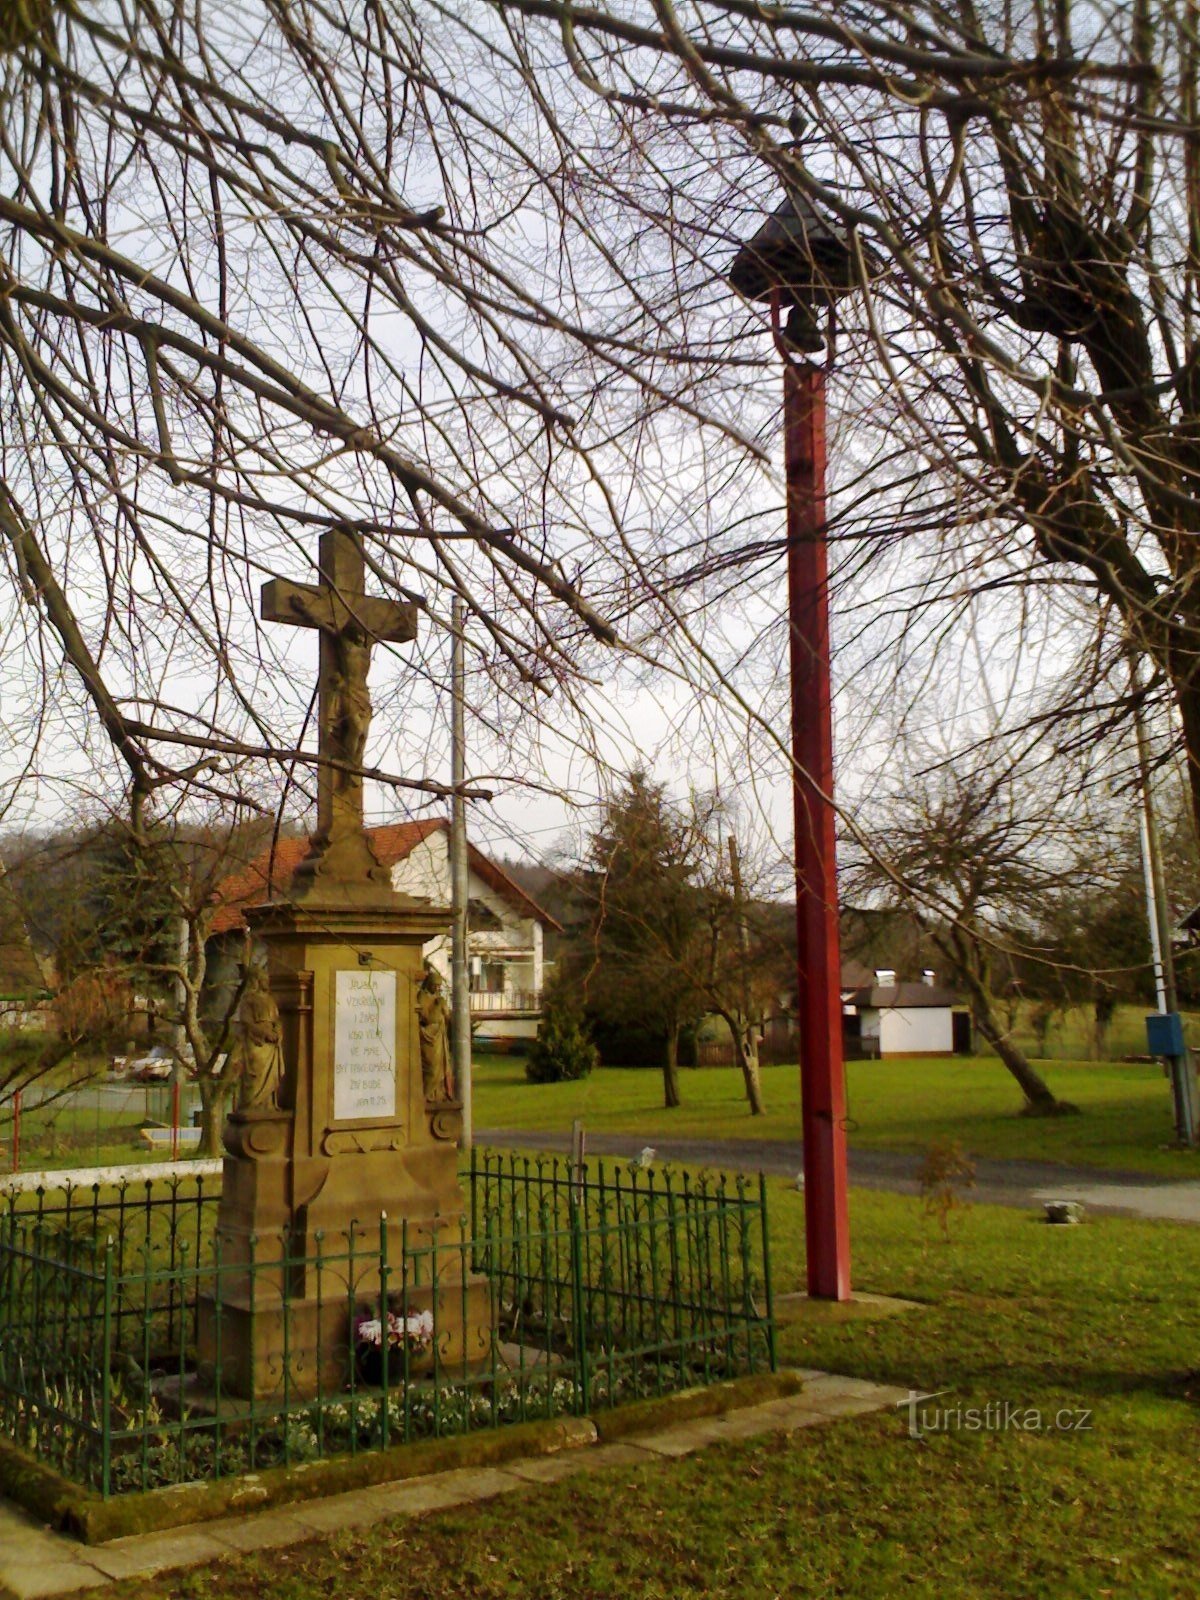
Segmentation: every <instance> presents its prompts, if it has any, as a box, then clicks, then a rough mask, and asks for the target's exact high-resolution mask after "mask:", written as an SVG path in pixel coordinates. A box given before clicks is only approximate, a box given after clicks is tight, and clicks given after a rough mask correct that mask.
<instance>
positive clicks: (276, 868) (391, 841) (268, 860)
mask: <svg viewBox="0 0 1200 1600" xmlns="http://www.w3.org/2000/svg"><path fill="white" fill-rule="evenodd" d="M449 828H450V824H449V823H448V822H447V821H446V819H445V817H423V818H422V819H421V820H420V821H418V822H390V823H386V824H385V825H384V826H382V827H379V828H368V829H367V836H368V838H369V839H370V841H371V844H372V846H373V848H374V850H375V854H376V856H377V857H378V858H379V863H380V865H381V866H384V867H389V868H390V867H394V866H395V865H396V863H397V862H398V861H403V860H405V858H406V857H407V856H409V855H411V854H412V851H413V850H414V849H415V848H416V846H417V845H419V844H420V843H421V841H422V840H423V839H427V838H429V836H430V834H433V833H437V832H439V831H442V832H449ZM310 848H311V841H310V840H308V839H280V840H278V841H277V843H276V844H275V845H273V846H269V847H268V848H267V849H266V850H264V851H263V852H262V853H261V855H258V856H256V857H255V859H254V860H253V861H251V862H250V864H249V865H248V866H246V867H243V868H242V870H241V871H240V872H234V873H231V874H230V876H229V877H228V878H226V879H225V881H224V882H223V883H222V884H221V885H220V886H219V887H218V889H217V892H216V896H215V898H216V901H217V910H216V913H215V915H214V916H213V920H212V930H211V931H212V932H213V933H231V932H233V931H234V930H235V929H237V930H244V929H245V926H246V919H245V916H244V912H245V910H246V908H247V907H248V906H257V905H261V904H262V903H263V902H264V901H266V900H272V899H274V900H283V899H286V898H287V892H288V885H289V884H290V883H291V881H292V874H293V873H294V872H295V870H296V868H297V867H298V866H299V865H300V863H301V862H302V861H303V860H304V858H305V857H306V856H307V855H308V853H309V850H310ZM467 859H468V861H469V862H470V865H471V868H472V870H473V871H474V872H476V873H477V874H478V875H479V877H481V878H482V879H483V881H484V883H486V884H487V885H488V886H489V887H490V888H492V889H494V890H495V891H496V893H497V894H498V895H501V896H502V897H503V898H504V899H505V900H507V901H509V902H510V903H511V904H512V905H515V906H516V907H517V908H518V909H520V910H522V911H523V912H524V913H525V915H526V916H529V917H536V918H537V920H538V921H539V922H541V923H544V924H545V925H546V927H548V928H556V929H557V928H559V927H560V925H559V923H557V922H556V921H555V919H554V918H553V917H552V916H551V915H550V913H549V912H548V911H546V910H544V909H543V908H542V907H541V906H540V905H538V903H537V901H536V900H535V899H533V897H532V896H531V895H528V894H526V893H525V891H524V889H522V888H521V887H520V886H519V885H518V884H516V883H514V882H513V880H512V879H511V878H510V877H509V875H508V873H507V872H505V871H504V870H503V868H501V867H498V866H497V865H496V863H495V862H494V861H491V860H489V858H488V857H487V856H485V855H484V854H483V852H482V851H481V850H477V849H476V848H475V846H474V845H473V844H471V843H470V842H469V841H468V843H467Z"/></svg>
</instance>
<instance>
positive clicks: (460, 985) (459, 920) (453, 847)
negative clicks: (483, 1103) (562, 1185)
mask: <svg viewBox="0 0 1200 1600" xmlns="http://www.w3.org/2000/svg"><path fill="white" fill-rule="evenodd" d="M450 692H451V713H450V782H451V785H452V786H453V789H454V795H453V798H452V799H451V802H450V906H451V911H452V914H453V920H452V922H451V925H450V926H451V932H450V1041H451V1048H452V1051H453V1057H454V1061H453V1065H454V1082H455V1086H456V1087H457V1089H458V1097H459V1099H460V1100H461V1101H462V1148H463V1149H464V1150H469V1149H470V1148H471V1139H472V1133H473V1130H472V1125H471V1112H472V1098H471V996H470V984H469V979H468V973H467V902H468V897H469V890H468V883H469V880H468V875H467V802H466V801H465V800H464V799H463V794H462V788H463V784H464V783H465V782H466V777H467V713H466V698H467V669H466V659H465V653H464V650H463V604H462V601H461V600H460V599H459V597H458V596H457V595H455V596H454V598H453V600H452V601H451V603H450Z"/></svg>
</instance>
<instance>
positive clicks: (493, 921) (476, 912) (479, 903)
mask: <svg viewBox="0 0 1200 1600" xmlns="http://www.w3.org/2000/svg"><path fill="white" fill-rule="evenodd" d="M503 926H504V924H503V923H502V922H501V921H500V918H499V917H498V916H497V915H496V913H495V912H494V911H493V910H492V908H491V906H489V905H487V904H486V903H485V902H484V901H483V900H468V901H467V927H468V928H469V929H470V930H471V932H472V933H498V932H499V931H500V929H501V928H502V927H503Z"/></svg>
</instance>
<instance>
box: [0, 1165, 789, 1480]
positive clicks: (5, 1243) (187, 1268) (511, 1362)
mask: <svg viewBox="0 0 1200 1600" xmlns="http://www.w3.org/2000/svg"><path fill="white" fill-rule="evenodd" d="M464 1181H465V1184H466V1187H467V1200H468V1213H467V1216H465V1217H464V1218H462V1219H447V1220H446V1222H445V1224H444V1225H439V1226H437V1227H435V1228H433V1229H432V1230H430V1229H424V1230H417V1229H416V1228H410V1226H409V1225H408V1224H407V1223H406V1222H404V1221H400V1222H396V1223H393V1222H390V1221H388V1220H387V1219H386V1218H368V1219H365V1221H364V1225H363V1229H362V1230H361V1232H358V1233H356V1231H355V1230H354V1229H351V1231H350V1233H349V1235H348V1236H345V1237H343V1238H341V1239H339V1240H338V1241H330V1240H321V1239H320V1238H318V1239H317V1241H316V1248H315V1250H313V1251H311V1252H309V1253H307V1254H305V1255H303V1256H301V1255H292V1254H289V1253H288V1251H287V1249H286V1248H285V1247H283V1246H282V1245H278V1244H274V1245H273V1244H272V1243H271V1242H270V1241H262V1240H250V1241H249V1249H248V1253H247V1243H246V1241H245V1240H241V1241H238V1240H237V1239H227V1238H223V1237H222V1236H221V1233H220V1230H219V1229H218V1226H217V1220H218V1218H217V1213H218V1206H217V1194H216V1189H217V1187H218V1185H216V1184H214V1183H212V1182H211V1180H210V1181H209V1182H208V1183H207V1184H206V1182H205V1180H204V1179H203V1178H199V1179H196V1180H191V1181H189V1180H187V1179H185V1178H182V1177H177V1178H173V1179H171V1180H170V1181H168V1182H166V1183H160V1182H154V1181H150V1180H147V1181H145V1182H144V1183H139V1184H135V1185H125V1186H121V1187H119V1188H118V1189H117V1190H116V1191H105V1190H103V1189H102V1188H100V1187H99V1186H97V1188H96V1191H95V1192H94V1193H92V1194H90V1195H84V1194H80V1193H79V1192H78V1191H77V1190H76V1191H67V1192H66V1194H65V1195H53V1194H50V1193H48V1192H44V1191H43V1192H39V1193H36V1194H34V1195H29V1194H25V1195H24V1196H10V1197H9V1199H8V1201H7V1203H6V1204H5V1207H4V1209H3V1211H2V1212H0V1432H3V1433H5V1434H7V1435H8V1436H9V1437H10V1438H11V1439H13V1440H14V1442H16V1443H17V1444H18V1445H19V1446H21V1447H23V1448H25V1449H27V1450H29V1451H30V1452H31V1453H33V1454H34V1455H36V1456H37V1457H38V1458H40V1459H42V1460H44V1461H46V1462H48V1463H49V1464H50V1465H52V1466H54V1467H55V1468H56V1469H58V1470H59V1471H61V1472H64V1473H66V1474H68V1475H69V1476H71V1477H72V1478H74V1479H76V1480H77V1481H79V1482H81V1483H84V1484H87V1485H88V1486H89V1487H91V1488H94V1489H96V1490H98V1491H99V1492H100V1493H101V1494H103V1495H105V1496H109V1495H112V1494H116V1493H121V1492H124V1491H127V1490H131V1489H148V1488H153V1487H156V1486H159V1485H163V1484H169V1483H177V1482H184V1481H189V1480H192V1479H196V1478H211V1477H221V1476H225V1475H229V1474H233V1473H239V1472H245V1471H252V1470H261V1469H262V1468H264V1467H266V1466H270V1465H275V1464H281V1463H282V1464H286V1463H290V1462H295V1461H302V1460H309V1459H314V1458H316V1457H320V1456H324V1455H327V1454H330V1453H333V1452H343V1451H349V1452H351V1453H355V1452H357V1451H360V1450H365V1449H372V1448H379V1447H383V1446H386V1445H388V1444H391V1443H398V1442H400V1441H406V1440H410V1439H414V1438H421V1437H425V1436H429V1435H442V1434H447V1433H457V1432H463V1431H466V1430H469V1429H475V1428H486V1427H498V1426H501V1425H502V1424H503V1423H505V1422H508V1421H519V1420H525V1419H527V1418H530V1417H539V1416H552V1415H556V1414H561V1413H563V1412H576V1413H584V1412H588V1411H591V1410H594V1409H597V1408H600V1407H605V1406H609V1405H613V1404H615V1403H617V1402H619V1401H620V1400H622V1399H625V1398H633V1397H639V1396H644V1395H651V1394H663V1393H667V1392H669V1391H670V1390H672V1389H675V1388H679V1387H683V1386H687V1385H691V1384H694V1383H698V1382H704V1381H712V1380H715V1379H717V1378H724V1377H728V1376H733V1375H735V1374H738V1373H744V1372H754V1371H761V1370H765V1369H769V1368H773V1367H774V1364H775V1348H774V1332H773V1326H774V1325H773V1317H772V1306H771V1287H770V1267H769V1254H768V1244H767V1214H766V1195H765V1189H764V1187H763V1185H762V1182H761V1180H757V1181H755V1180H748V1179H745V1178H728V1179H726V1178H721V1177H716V1176H712V1175H706V1174H698V1175H693V1174H689V1173H686V1172H679V1173H674V1172H671V1171H669V1170H668V1171H663V1172H640V1171H637V1170H622V1169H621V1168H619V1167H614V1166H612V1165H610V1166H609V1167H607V1168H605V1167H603V1166H602V1165H600V1164H599V1163H595V1164H592V1165H590V1166H588V1167H587V1168H586V1170H583V1169H575V1168H572V1167H571V1165H570V1164H569V1163H568V1162H566V1161H564V1160H562V1159H561V1158H556V1157H544V1158H540V1159H538V1158H530V1159H526V1158H523V1157H519V1156H513V1155H510V1154H497V1153H491V1152H475V1153H473V1155H472V1159H471V1165H470V1168H469V1169H468V1171H467V1172H466V1173H465V1174H464ZM247 1350H249V1352H250V1354H249V1357H248V1365H247V1356H246V1352H247Z"/></svg>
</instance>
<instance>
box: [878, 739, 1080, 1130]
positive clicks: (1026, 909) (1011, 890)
mask: <svg viewBox="0 0 1200 1600" xmlns="http://www.w3.org/2000/svg"><path fill="white" fill-rule="evenodd" d="M1068 797H1069V798H1070V799H1071V800H1073V801H1077V796H1075V795H1074V794H1072V793H1071V791H1070V790H1068V791H1067V795H1064V794H1062V793H1059V794H1051V793H1049V792H1047V791H1045V790H1043V792H1042V793H1040V794H1039V795H1037V796H1036V797H1035V796H1033V795H1032V794H1031V793H1030V790H1029V788H1028V787H1027V786H1026V785H1025V784H1024V783H1023V782H1022V780H1021V777H1020V775H1019V773H1018V774H1014V773H1012V772H1011V771H991V772H989V771H987V770H985V769H977V770H976V771H974V772H964V773H956V772H954V771H953V770H947V771H944V772H942V773H941V774H938V775H937V776H935V777H931V778H925V779H923V780H922V779H920V778H916V779H913V780H910V781H909V782H907V783H905V785H904V787H903V788H902V789H900V790H899V791H893V792H891V793H889V794H888V795H887V797H886V799H884V798H883V797H882V796H881V799H880V806H879V813H878V814H879V818H880V822H881V827H880V830H879V837H878V839H877V842H876V844H875V847H874V848H873V850H872V851H871V852H870V853H869V854H868V853H866V852H860V854H859V859H858V860H857V861H856V862H855V863H854V864H853V865H852V867H851V871H850V874H849V882H850V885H851V887H852V888H853V889H854V891H855V892H858V893H863V894H867V895H871V896H873V897H875V898H877V899H878V900H880V901H882V902H883V903H884V904H892V905H899V906H904V907H906V908H908V909H910V910H912V911H915V912H916V914H917V915H918V916H919V918H920V920H921V922H922V925H923V927H924V930H925V933H926V936H927V938H928V940H929V942H930V943H931V944H932V945H933V946H934V947H935V948H936V949H937V950H938V951H939V952H940V953H941V955H942V957H943V959H944V961H945V962H946V963H947V964H948V965H949V967H950V972H951V976H952V978H953V979H954V980H955V981H956V982H958V983H959V984H961V985H962V987H963V988H964V989H965V990H966V992H967V997H968V999H969V1001H970V1006H971V1012H972V1016H973V1018H974V1022H975V1026H976V1028H977V1030H978V1031H979V1033H980V1034H981V1035H982V1036H983V1038H984V1039H986V1040H987V1042H988V1044H990V1045H991V1047H992V1049H993V1050H995V1052H996V1054H997V1056H998V1057H999V1058H1000V1060H1001V1061H1002V1062H1003V1063H1004V1065H1005V1066H1006V1067H1007V1068H1008V1070H1009V1072H1010V1073H1011V1074H1012V1076H1013V1077H1014V1078H1015V1080H1016V1082H1017V1084H1018V1086H1019V1088H1020V1090H1021V1093H1022V1095H1023V1096H1024V1099H1025V1108H1024V1109H1025V1111H1026V1113H1027V1114H1029V1115H1032V1116H1057V1115H1061V1114H1062V1113H1064V1112H1072V1111H1074V1110H1076V1107H1074V1106H1072V1105H1070V1104H1069V1103H1068V1102H1065V1101H1062V1100H1059V1099H1058V1098H1057V1097H1056V1096H1055V1095H1054V1093H1053V1092H1052V1090H1051V1089H1050V1086H1049V1085H1048V1084H1047V1083H1046V1081H1045V1079H1044V1078H1043V1077H1042V1076H1041V1074H1040V1073H1039V1072H1038V1071H1037V1069H1036V1068H1035V1067H1034V1066H1033V1065H1032V1064H1031V1063H1030V1061H1029V1059H1028V1057H1027V1056H1026V1055H1025V1052H1024V1051H1023V1050H1022V1049H1021V1048H1020V1046H1019V1045H1018V1044H1017V1042H1016V1039H1015V1038H1014V1036H1013V1031H1012V1025H1011V1022H1006V1021H1005V1020H1004V1018H1003V1017H1002V1014H1001V1009H1000V1006H999V1005H998V1004H997V999H998V994H997V982H996V974H997V968H998V967H999V968H1000V969H1001V971H1002V973H1003V975H1004V977H1005V978H1006V979H1007V978H1009V977H1011V971H1012V953H1013V951H1014V949H1021V951H1022V953H1023V954H1025V955H1026V956H1029V955H1035V956H1036V955H1040V957H1041V959H1042V961H1043V962H1044V964H1045V965H1046V966H1049V965H1050V964H1051V963H1052V962H1053V961H1054V959H1055V957H1056V955H1057V952H1056V951H1053V950H1050V949H1046V948H1043V949H1042V950H1041V951H1038V950H1037V949H1036V946H1033V947H1032V948H1031V946H1030V944H1027V943H1026V944H1022V936H1024V937H1025V938H1026V939H1029V937H1030V933H1031V930H1033V929H1035V928H1037V927H1039V926H1044V923H1045V911H1046V905H1047V902H1048V901H1049V900H1051V899H1052V898H1054V897H1055V896H1057V895H1059V894H1061V893H1062V892H1063V891H1064V889H1069V890H1072V891H1073V890H1074V889H1075V888H1076V887H1077V885H1078V883H1079V880H1080V860H1079V853H1078V851H1077V849H1076V845H1077V842H1078V830H1077V826H1076V819H1075V816H1074V813H1073V810H1072V809H1070V807H1069V806H1068V805H1065V804H1064V800H1065V799H1067V798H1068Z"/></svg>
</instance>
